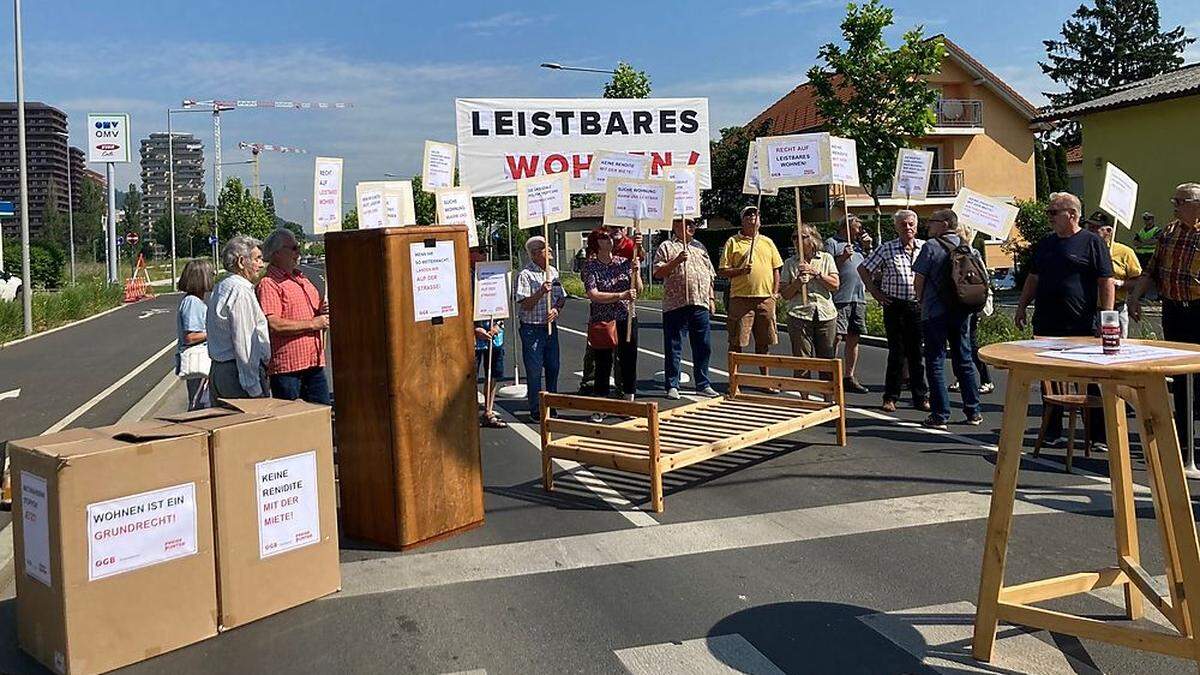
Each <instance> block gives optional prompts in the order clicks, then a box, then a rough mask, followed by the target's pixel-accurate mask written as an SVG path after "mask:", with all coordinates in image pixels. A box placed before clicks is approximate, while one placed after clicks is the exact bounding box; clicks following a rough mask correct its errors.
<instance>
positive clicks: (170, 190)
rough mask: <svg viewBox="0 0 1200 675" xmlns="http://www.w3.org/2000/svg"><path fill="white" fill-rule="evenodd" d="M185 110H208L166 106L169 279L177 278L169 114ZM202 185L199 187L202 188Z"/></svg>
mask: <svg viewBox="0 0 1200 675" xmlns="http://www.w3.org/2000/svg"><path fill="white" fill-rule="evenodd" d="M185 112H208V111H207V110H204V109H201V108H167V200H168V201H169V202H170V204H169V205H168V206H167V209H168V212H169V213H170V214H171V215H170V218H171V281H172V283H174V282H175V281H177V280H178V279H179V274H178V273H177V272H176V270H175V134H174V132H172V131H171V115H172V114H174V113H185ZM203 187H204V186H203V185H202V186H201V189H203Z"/></svg>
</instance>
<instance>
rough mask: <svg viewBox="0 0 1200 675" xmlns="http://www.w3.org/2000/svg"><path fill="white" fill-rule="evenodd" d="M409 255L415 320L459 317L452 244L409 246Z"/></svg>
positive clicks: (447, 242) (440, 242)
mask: <svg viewBox="0 0 1200 675" xmlns="http://www.w3.org/2000/svg"><path fill="white" fill-rule="evenodd" d="M409 255H410V256H411V264H412V294H413V315H414V317H415V320H416V321H418V322H420V321H431V320H433V319H439V318H441V319H448V318H450V317H452V316H458V276H457V274H456V272H457V270H456V267H455V264H454V242H453V241H450V240H441V241H438V242H435V243H434V245H433V246H426V245H425V243H424V242H417V243H415V244H410V245H409Z"/></svg>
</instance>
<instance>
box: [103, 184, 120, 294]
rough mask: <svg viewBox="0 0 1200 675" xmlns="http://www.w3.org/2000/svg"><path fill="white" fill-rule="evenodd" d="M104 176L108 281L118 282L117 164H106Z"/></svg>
mask: <svg viewBox="0 0 1200 675" xmlns="http://www.w3.org/2000/svg"><path fill="white" fill-rule="evenodd" d="M104 176H105V178H106V179H107V180H108V283H110V284H115V283H117V279H118V275H119V274H120V272H119V271H118V270H117V173H116V165H115V164H113V163H112V162H108V163H106V164H105V165H104Z"/></svg>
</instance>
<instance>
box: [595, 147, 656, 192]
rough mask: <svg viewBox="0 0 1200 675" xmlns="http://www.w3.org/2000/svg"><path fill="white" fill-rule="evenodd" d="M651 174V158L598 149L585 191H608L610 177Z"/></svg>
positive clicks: (636, 176)
mask: <svg viewBox="0 0 1200 675" xmlns="http://www.w3.org/2000/svg"><path fill="white" fill-rule="evenodd" d="M649 175H650V158H649V157H647V156H645V155H631V154H629V153H625V152H609V151H608V150H597V151H596V154H595V155H593V156H592V164H591V166H590V167H589V169H588V176H587V180H586V181H584V184H583V187H584V192H606V191H607V186H606V184H607V182H608V179H609V178H646V177H647V176H649Z"/></svg>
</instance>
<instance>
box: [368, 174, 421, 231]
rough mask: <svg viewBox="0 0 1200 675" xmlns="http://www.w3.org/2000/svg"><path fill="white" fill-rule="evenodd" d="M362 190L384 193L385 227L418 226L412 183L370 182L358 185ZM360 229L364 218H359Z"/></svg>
mask: <svg viewBox="0 0 1200 675" xmlns="http://www.w3.org/2000/svg"><path fill="white" fill-rule="evenodd" d="M358 188H359V189H361V190H378V191H380V192H381V193H383V227H403V226H405V225H416V224H417V212H416V208H415V207H414V205H413V190H412V181H409V180H369V181H363V182H361V183H359V184H358ZM359 227H362V217H361V216H359Z"/></svg>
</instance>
